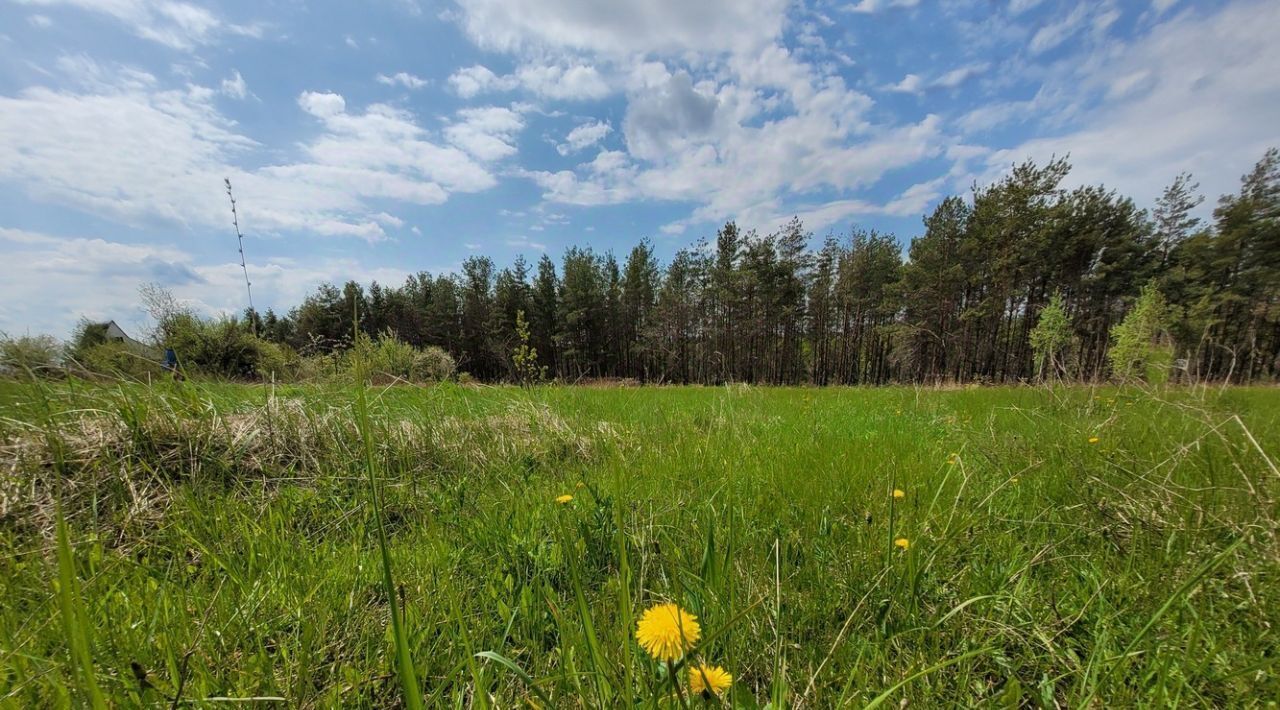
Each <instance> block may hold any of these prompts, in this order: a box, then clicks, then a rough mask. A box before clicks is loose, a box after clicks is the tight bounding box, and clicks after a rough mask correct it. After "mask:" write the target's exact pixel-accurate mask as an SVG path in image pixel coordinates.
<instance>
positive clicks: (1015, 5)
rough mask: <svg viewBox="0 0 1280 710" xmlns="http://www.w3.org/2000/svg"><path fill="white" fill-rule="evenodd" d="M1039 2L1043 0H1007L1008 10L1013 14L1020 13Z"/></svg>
mask: <svg viewBox="0 0 1280 710" xmlns="http://www.w3.org/2000/svg"><path fill="white" fill-rule="evenodd" d="M1041 2H1043V0H1009V12H1011V13H1013V14H1015V15H1021V14H1022V13H1024V12H1026V11H1027V10H1030V9H1031V8H1033V7H1035V6H1037V5H1039V4H1040V3H1041Z"/></svg>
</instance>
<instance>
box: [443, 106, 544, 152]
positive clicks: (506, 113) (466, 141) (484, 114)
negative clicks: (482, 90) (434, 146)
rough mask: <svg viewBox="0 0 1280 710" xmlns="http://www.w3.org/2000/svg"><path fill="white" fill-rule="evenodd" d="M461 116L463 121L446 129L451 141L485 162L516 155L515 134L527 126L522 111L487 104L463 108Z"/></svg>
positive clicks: (446, 134) (459, 113) (459, 115)
mask: <svg viewBox="0 0 1280 710" xmlns="http://www.w3.org/2000/svg"><path fill="white" fill-rule="evenodd" d="M458 117H459V119H460V120H459V121H458V122H457V123H454V124H453V125H451V126H449V127H448V128H446V129H445V131H444V133H445V137H446V138H448V139H449V142H450V143H452V144H453V145H455V146H457V147H459V148H461V149H462V150H465V151H466V152H467V153H469V154H471V155H472V156H474V157H475V158H476V159H478V160H483V161H493V160H500V159H502V158H506V157H508V156H511V155H515V153H516V146H515V136H516V134H517V133H519V132H520V131H521V129H523V128H524V118H523V117H521V115H520V114H518V113H516V112H515V111H512V110H511V109H509V108H503V107H501V106H487V107H485V108H467V109H462V110H461V111H459V112H458Z"/></svg>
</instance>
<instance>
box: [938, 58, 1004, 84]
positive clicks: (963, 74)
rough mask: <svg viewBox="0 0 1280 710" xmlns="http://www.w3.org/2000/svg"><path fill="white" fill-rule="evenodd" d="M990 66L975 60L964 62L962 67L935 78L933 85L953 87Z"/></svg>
mask: <svg viewBox="0 0 1280 710" xmlns="http://www.w3.org/2000/svg"><path fill="white" fill-rule="evenodd" d="M990 67H991V65H990V64H987V63H986V62H975V63H973V64H966V65H965V66H962V67H956V68H955V69H952V70H951V71H949V72H947V73H945V74H943V75H942V76H940V77H938V78H937V79H935V80H934V82H933V86H936V87H939V88H942V89H954V88H956V87H957V86H960V85H961V84H963V83H965V82H966V81H968V80H970V79H972V78H973V77H975V76H978V75H980V74H982V73H983V72H985V71H987V69H989V68H990Z"/></svg>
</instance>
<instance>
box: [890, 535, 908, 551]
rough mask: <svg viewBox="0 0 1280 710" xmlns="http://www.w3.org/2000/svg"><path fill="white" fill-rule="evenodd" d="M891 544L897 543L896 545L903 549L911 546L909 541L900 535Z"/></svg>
mask: <svg viewBox="0 0 1280 710" xmlns="http://www.w3.org/2000/svg"><path fill="white" fill-rule="evenodd" d="M893 544H894V545H897V546H898V547H901V548H902V549H904V550H905V549H907V548H909V547H911V541H910V540H908V539H907V538H905V537H900V538H898V539H897V540H894V541H893Z"/></svg>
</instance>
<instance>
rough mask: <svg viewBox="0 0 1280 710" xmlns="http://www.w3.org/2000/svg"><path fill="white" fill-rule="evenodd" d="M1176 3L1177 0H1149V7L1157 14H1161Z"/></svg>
mask: <svg viewBox="0 0 1280 710" xmlns="http://www.w3.org/2000/svg"><path fill="white" fill-rule="evenodd" d="M1177 4H1178V0H1151V9H1152V10H1155V12H1156V14H1157V15H1163V14H1164V13H1166V12H1168V11H1169V8H1171V7H1173V6H1174V5H1177Z"/></svg>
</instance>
